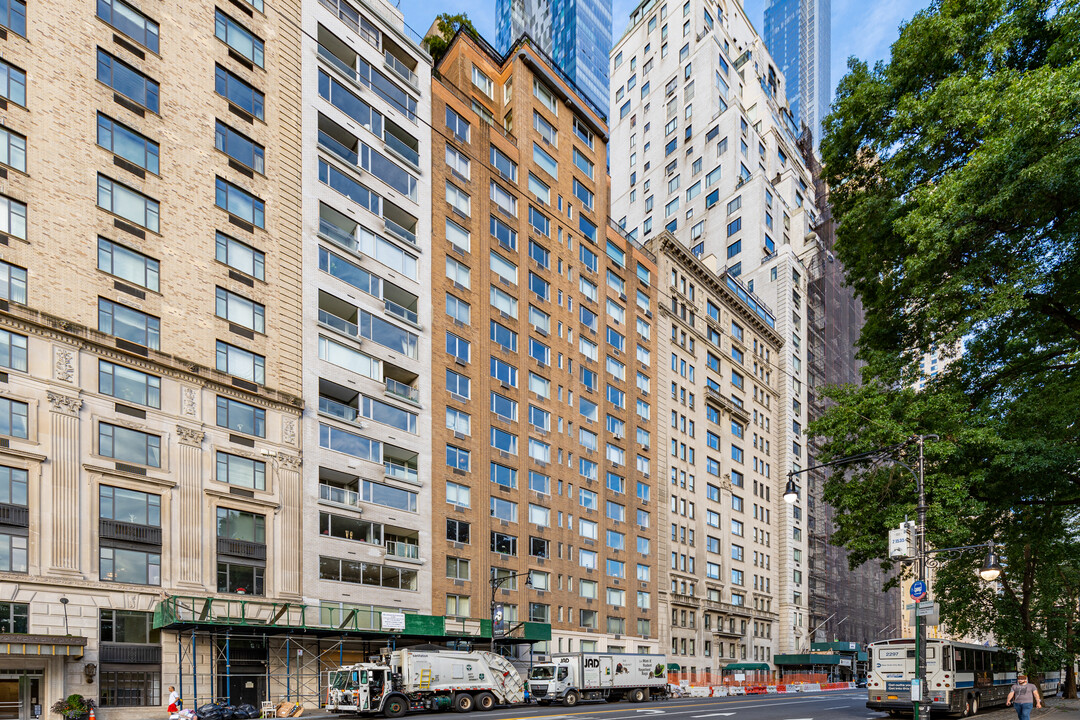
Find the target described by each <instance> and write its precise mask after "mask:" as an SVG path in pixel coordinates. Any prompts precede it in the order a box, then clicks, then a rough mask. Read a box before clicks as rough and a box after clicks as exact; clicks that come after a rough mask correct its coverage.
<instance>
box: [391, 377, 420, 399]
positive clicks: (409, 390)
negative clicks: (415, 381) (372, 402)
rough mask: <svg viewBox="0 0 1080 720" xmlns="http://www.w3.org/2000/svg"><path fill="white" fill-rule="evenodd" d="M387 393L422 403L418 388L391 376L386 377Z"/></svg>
mask: <svg viewBox="0 0 1080 720" xmlns="http://www.w3.org/2000/svg"><path fill="white" fill-rule="evenodd" d="M386 393H387V394H388V395H393V396H394V397H399V398H401V399H402V400H408V401H409V402H411V403H415V404H417V405H419V404H420V391H419V390H418V389H417V388H414V387H412V386H410V385H406V384H405V383H403V382H401V381H399V380H394V379H393V378H390V377H388V378H386Z"/></svg>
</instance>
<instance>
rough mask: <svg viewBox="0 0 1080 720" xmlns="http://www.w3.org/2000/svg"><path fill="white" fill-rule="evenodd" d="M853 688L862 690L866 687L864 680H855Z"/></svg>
mask: <svg viewBox="0 0 1080 720" xmlns="http://www.w3.org/2000/svg"><path fill="white" fill-rule="evenodd" d="M855 687H857V688H864V687H866V678H859V679H858V680H857V681H856V682H855Z"/></svg>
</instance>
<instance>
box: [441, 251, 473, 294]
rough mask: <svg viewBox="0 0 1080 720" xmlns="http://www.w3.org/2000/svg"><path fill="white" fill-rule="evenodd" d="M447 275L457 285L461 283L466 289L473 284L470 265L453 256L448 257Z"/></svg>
mask: <svg viewBox="0 0 1080 720" xmlns="http://www.w3.org/2000/svg"><path fill="white" fill-rule="evenodd" d="M446 277H447V278H449V279H450V280H451V281H452V282H453V283H454V284H455V285H460V286H461V287H463V288H465V289H469V288H470V287H471V286H472V278H471V272H470V271H469V267H468V266H467V265H464V264H462V263H460V262H458V261H457V260H455V259H454V258H452V257H447V258H446Z"/></svg>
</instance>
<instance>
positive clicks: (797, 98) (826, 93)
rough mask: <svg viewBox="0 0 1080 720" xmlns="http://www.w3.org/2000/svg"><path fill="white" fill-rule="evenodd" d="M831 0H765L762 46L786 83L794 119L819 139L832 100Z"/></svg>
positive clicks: (818, 141)
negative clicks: (767, 49) (804, 125)
mask: <svg viewBox="0 0 1080 720" xmlns="http://www.w3.org/2000/svg"><path fill="white" fill-rule="evenodd" d="M831 22H832V6H831V0H769V4H768V6H767V7H766V8H765V45H766V47H768V48H769V54H770V55H772V57H773V59H774V60H775V61H776V64H777V65H779V66H780V70H781V72H783V73H784V79H785V81H786V82H787V96H788V102H789V103H790V104H791V113H792V115H794V116H795V121H796V122H800V123H805V124H806V126H807V127H809V128H810V131H811V132H812V133H813V134H814V148H815V149H816V148H817V147H818V145H819V143H820V142H821V122H822V120H824V119H825V116H826V115H827V114H828V113H829V104H830V103H831V102H832V73H831V59H832V49H831V45H832V41H831V28H830V25H831Z"/></svg>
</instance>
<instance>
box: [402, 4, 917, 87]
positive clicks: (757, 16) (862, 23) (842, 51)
mask: <svg viewBox="0 0 1080 720" xmlns="http://www.w3.org/2000/svg"><path fill="white" fill-rule="evenodd" d="M391 1H393V0H391ZM400 2H401V5H400V7H401V10H402V12H404V13H405V23H406V24H407V25H409V26H410V27H411V28H412V29H413V30H414V31H415V32H417V33H419V34H420V35H421V36H422V35H424V33H425V32H426V31H427V29H428V27H430V26H431V23H432V21H433V20H434V19H435V16H436V15H437V14H438V13H440V12H450V13H457V12H464V13H466V14H468V16H469V18H470V19H471V20H472V21H473V25H475V26H476V29H477V30H478V31H479V32H480V34H481V35H483V36H484V37H485V38H486V39H487V40H488V41H490V42H491V43H492V44H495V0H449V1H448V2H447V1H446V0H444V2H440V3H438V4H436V5H432V4H431V2H430V0H400ZM613 2H614V7H613V9H612V17H613V18H614V23H613V24H614V28H613V33H612V35H613V37H614V39H615V40H617V39H618V38H619V37H620V36H621V35H622V34H623V31H624V30H625V29H626V21H627V18H628V17H629V16H630V13H631V11H633V9H634V8H635V7H637V5H638V3H639V2H640V0H613ZM766 2H767V0H744V3H743V6H744V7H745V8H746V13H747V15H748V16H749V17H750V20H751V21H752V22H753V23H754V27H756V28H757V30H758V32H763V30H764V22H763V18H764V13H765V5H766ZM927 5H929V0H832V85H833V87H834V88H835V87H836V84H837V83H838V82H839V81H840V78H842V77H843V76H844V73H845V71H846V68H847V59H848V57H850V56H852V55H854V56H856V57H858V58H859V59H861V60H866V61H867V62H869V63H871V64H873V63H874V62H876V61H878V60H884V59H887V58H888V56H889V46H890V45H891V44H892V43H893V41H894V40H896V37H897V35H898V34H899V28H900V24H901V23H902V22H905V21H907V20H910V19H911V18H912V17H913V16H914V15H915V13H917V12H918V11H919V10H921V9H923V8H924V7H926V6H927Z"/></svg>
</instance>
